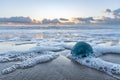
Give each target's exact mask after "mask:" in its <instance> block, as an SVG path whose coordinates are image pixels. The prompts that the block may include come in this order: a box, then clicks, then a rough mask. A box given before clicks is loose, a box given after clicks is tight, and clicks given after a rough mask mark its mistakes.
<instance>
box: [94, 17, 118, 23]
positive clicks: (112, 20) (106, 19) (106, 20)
mask: <svg viewBox="0 0 120 80" xmlns="http://www.w3.org/2000/svg"><path fill="white" fill-rule="evenodd" d="M93 23H95V24H120V18H110V17H104V16H103V17H102V18H101V19H96V20H94V21H93Z"/></svg>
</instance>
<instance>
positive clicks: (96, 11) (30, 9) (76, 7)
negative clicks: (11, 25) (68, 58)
mask: <svg viewBox="0 0 120 80" xmlns="http://www.w3.org/2000/svg"><path fill="white" fill-rule="evenodd" d="M119 7H120V0H0V10H1V11H0V17H11V16H25V17H27V16H29V17H31V18H35V19H38V20H39V19H43V18H51V19H52V18H61V17H62V18H71V17H88V16H93V17H94V16H101V15H106V14H105V13H103V10H104V9H106V8H110V9H117V8H119Z"/></svg>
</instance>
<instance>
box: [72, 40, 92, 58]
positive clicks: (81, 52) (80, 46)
mask: <svg viewBox="0 0 120 80" xmlns="http://www.w3.org/2000/svg"><path fill="white" fill-rule="evenodd" d="M71 54H72V56H75V57H79V58H84V57H88V56H89V55H91V54H93V48H92V47H91V45H90V44H88V43H86V42H83V41H81V42H77V43H76V44H75V45H74V47H73V49H72V50H71Z"/></svg>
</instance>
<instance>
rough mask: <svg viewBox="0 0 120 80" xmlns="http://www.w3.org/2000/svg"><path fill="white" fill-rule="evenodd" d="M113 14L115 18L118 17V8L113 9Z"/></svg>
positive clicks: (119, 10) (119, 16) (119, 11)
mask: <svg viewBox="0 0 120 80" xmlns="http://www.w3.org/2000/svg"><path fill="white" fill-rule="evenodd" d="M113 15H114V16H115V17H116V18H120V8H119V9H116V10H114V11H113Z"/></svg>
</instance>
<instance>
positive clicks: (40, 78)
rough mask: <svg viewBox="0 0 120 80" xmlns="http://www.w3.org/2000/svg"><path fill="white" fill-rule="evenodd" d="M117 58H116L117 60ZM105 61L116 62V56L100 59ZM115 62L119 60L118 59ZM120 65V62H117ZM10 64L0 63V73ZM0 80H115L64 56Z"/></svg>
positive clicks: (5, 76) (0, 77)
mask: <svg viewBox="0 0 120 80" xmlns="http://www.w3.org/2000/svg"><path fill="white" fill-rule="evenodd" d="M118 57H119V56H117V58H118ZM101 58H102V59H104V60H107V61H113V62H114V61H116V60H115V59H116V55H109V56H108V55H107V56H106V55H105V56H103V57H101ZM117 60H120V58H118V59H117ZM119 63H120V62H119ZM12 64H13V62H12V63H0V71H1V70H2V69H4V68H6V67H8V66H10V65H12ZM0 80H116V79H115V78H112V77H111V76H109V75H107V74H105V73H103V72H100V71H97V70H94V69H91V68H88V67H86V66H83V65H80V64H78V63H76V62H73V61H71V60H69V59H67V58H65V57H64V56H60V57H58V58H57V59H55V60H53V61H50V62H48V63H43V64H39V65H37V66H35V67H32V68H29V69H19V70H16V71H15V72H13V73H10V74H7V75H2V74H1V73H0Z"/></svg>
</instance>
